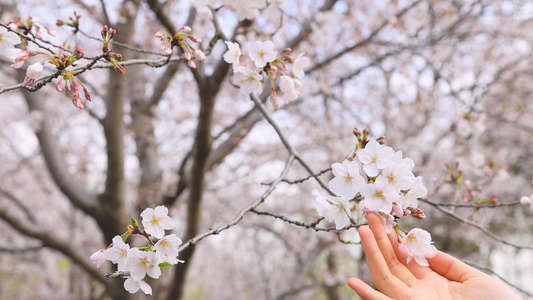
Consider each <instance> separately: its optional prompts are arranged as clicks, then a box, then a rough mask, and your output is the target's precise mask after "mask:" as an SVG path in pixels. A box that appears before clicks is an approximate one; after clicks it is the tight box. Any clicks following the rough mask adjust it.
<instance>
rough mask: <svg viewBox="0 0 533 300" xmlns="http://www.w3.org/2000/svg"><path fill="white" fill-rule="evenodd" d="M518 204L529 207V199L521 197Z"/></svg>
mask: <svg viewBox="0 0 533 300" xmlns="http://www.w3.org/2000/svg"><path fill="white" fill-rule="evenodd" d="M520 204H522V205H523V206H528V205H531V198H530V197H528V196H522V198H520Z"/></svg>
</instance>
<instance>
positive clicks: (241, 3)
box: [193, 0, 287, 21]
mask: <svg viewBox="0 0 533 300" xmlns="http://www.w3.org/2000/svg"><path fill="white" fill-rule="evenodd" d="M286 2H287V0H252V1H247V0H193V5H194V6H195V7H196V10H197V11H198V15H200V16H201V17H202V18H207V19H209V18H212V17H213V12H212V11H211V7H224V8H226V9H229V10H231V11H234V12H235V14H236V15H237V19H239V21H242V20H245V19H248V20H253V19H254V18H255V17H256V15H257V13H258V12H259V11H260V10H265V9H266V10H270V11H277V10H279V9H280V8H282V7H283V6H284V5H285V4H286Z"/></svg>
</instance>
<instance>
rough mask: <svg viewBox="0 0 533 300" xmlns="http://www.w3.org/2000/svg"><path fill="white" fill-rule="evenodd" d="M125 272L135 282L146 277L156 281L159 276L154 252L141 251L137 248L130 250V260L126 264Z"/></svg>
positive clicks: (159, 270) (159, 271)
mask: <svg viewBox="0 0 533 300" xmlns="http://www.w3.org/2000/svg"><path fill="white" fill-rule="evenodd" d="M126 270H128V271H130V275H131V277H132V278H133V280H135V281H139V280H141V279H143V278H144V277H145V276H146V275H148V276H150V277H152V278H154V279H157V278H159V276H161V269H160V268H159V260H158V257H157V255H156V254H155V252H152V251H141V250H139V249H138V248H132V249H131V250H130V258H129V259H128V262H127V263H126Z"/></svg>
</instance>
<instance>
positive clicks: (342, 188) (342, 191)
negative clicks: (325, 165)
mask: <svg viewBox="0 0 533 300" xmlns="http://www.w3.org/2000/svg"><path fill="white" fill-rule="evenodd" d="M360 168H361V167H360V165H359V164H358V163H357V162H356V161H344V162H343V163H334V164H332V165H331V171H332V172H333V175H334V176H335V178H333V179H332V180H331V181H330V182H329V183H328V186H329V188H330V189H331V190H332V191H333V192H335V193H337V194H339V195H340V196H341V197H342V198H344V199H346V200H351V199H352V198H353V197H355V195H356V194H357V193H358V192H359V191H360V189H361V187H362V186H364V185H365V184H366V180H365V179H364V178H363V177H362V176H361V175H360V173H359V170H360Z"/></svg>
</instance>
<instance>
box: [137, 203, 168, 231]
mask: <svg viewBox="0 0 533 300" xmlns="http://www.w3.org/2000/svg"><path fill="white" fill-rule="evenodd" d="M141 217H142V224H143V226H144V231H146V232H147V233H148V234H150V235H152V236H154V237H156V238H158V239H160V238H162V237H163V236H164V235H165V230H171V229H173V228H174V220H173V219H172V218H171V217H169V216H168V208H166V207H165V206H163V205H160V206H157V207H156V208H155V209H152V208H146V209H145V210H144V211H143V212H142V213H141Z"/></svg>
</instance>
